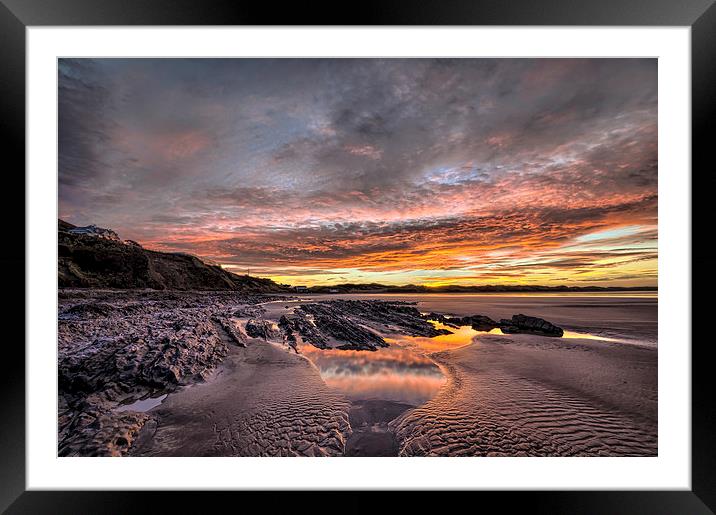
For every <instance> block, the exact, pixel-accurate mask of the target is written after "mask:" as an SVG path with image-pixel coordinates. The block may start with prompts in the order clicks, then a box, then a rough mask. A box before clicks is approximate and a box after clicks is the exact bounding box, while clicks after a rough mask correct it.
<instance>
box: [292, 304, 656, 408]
mask: <svg viewBox="0 0 716 515" xmlns="http://www.w3.org/2000/svg"><path fill="white" fill-rule="evenodd" d="M336 298H342V299H382V300H388V299H390V300H405V301H411V302H416V301H417V302H418V305H417V307H418V309H420V310H421V311H423V312H430V311H435V312H439V313H446V314H454V315H460V316H464V315H476V314H480V315H487V316H489V317H491V318H493V319H495V320H499V319H500V318H510V317H511V316H512V315H514V314H517V313H523V314H525V315H530V316H537V317H541V318H545V319H547V320H549V321H551V322H553V323H555V324H557V325H559V326H561V327H563V328H564V329H565V335H564V338H567V339H571V338H582V339H594V340H604V341H612V342H619V343H624V344H637V345H645V346H656V340H657V296H656V293H655V292H636V293H634V292H629V293H617V294H603V293H599V294H512V295H505V294H499V295H498V294H427V295H400V294H379V295H376V294H355V295H325V296H318V295H316V296H313V295H312V296H310V297H307V300H319V299H320V300H322V299H336ZM436 326H437V327H443V326H442V325H440V324H437V323H436ZM448 329H450V328H448ZM450 330H453V331H455V332H454V333H453V334H449V335H442V336H437V337H435V338H422V337H409V336H402V335H385V337H386V341H387V342H388V343H390V347H388V348H383V349H379V350H377V351H375V352H371V351H343V350H320V349H317V348H315V347H313V346H311V345H302V346H301V348H300V350H301V353H303V354H304V355H305V356H307V357H308V358H309V359H310V360H311V361H312V362H313V363H314V364H315V365H316V366H317V367H318V369H319V370H320V372H321V376H322V377H323V379H324V381H325V382H326V384H328V385H329V386H331V387H333V388H335V389H337V390H338V391H340V392H341V393H343V394H344V395H346V396H347V397H348V398H349V399H351V400H365V399H371V400H387V401H397V402H403V403H407V404H411V405H414V406H417V405H419V404H422V403H424V402H425V401H427V400H428V399H430V398H432V397H433V396H435V394H436V393H437V392H438V390H439V389H440V387H441V386H442V385H443V384H444V382H445V376H444V375H443V374H442V372H441V371H440V369H439V368H438V367H437V366H436V365H435V364H434V363H433V362H432V361H431V360H430V359H429V357H428V356H427V355H428V354H430V353H431V352H437V351H442V350H447V349H453V348H457V347H462V346H464V345H469V344H470V343H472V341H473V339H474V338H475V337H478V338H479V336H480V334H485V333H480V332H478V331H474V330H473V329H472V328H471V327H461V328H460V329H459V330H455V329H450ZM491 333H493V334H501V332H500V330H499V329H495V330H493V331H491Z"/></svg>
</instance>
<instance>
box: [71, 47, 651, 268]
mask: <svg viewBox="0 0 716 515" xmlns="http://www.w3.org/2000/svg"><path fill="white" fill-rule="evenodd" d="M656 71H657V68H656V60H654V59H447V60H446V59H437V60H435V59H101V60H93V59H62V60H60V64H59V132H60V137H59V149H60V160H59V171H60V173H59V187H60V215H61V216H63V217H66V218H68V219H69V221H71V222H75V223H98V224H100V225H104V226H110V227H112V228H114V229H116V230H118V231H119V232H120V234H122V235H123V236H124V237H127V238H132V239H136V240H138V241H141V242H142V243H144V244H145V245H149V246H152V247H156V248H160V249H165V250H172V249H173V250H181V251H185V252H192V253H195V254H198V255H200V256H204V257H207V258H210V259H212V260H214V261H217V262H221V263H226V264H229V265H234V266H237V267H245V266H251V267H255V268H256V269H260V270H262V271H265V272H266V274H267V275H271V274H272V273H274V272H275V274H276V275H300V274H299V273H297V272H295V268H296V267H304V268H305V270H306V273H307V274H317V273H318V272H319V271H321V273H323V274H327V273H328V272H330V271H331V270H333V269H336V268H340V269H351V270H355V271H357V272H353V273H367V274H371V273H373V274H380V273H387V272H390V273H394V272H396V271H404V270H418V269H419V270H464V271H466V270H469V268H467V267H470V266H476V265H480V264H482V265H484V266H494V267H502V270H503V271H504V272H505V273H507V272H509V273H512V272H514V271H515V270H518V269H521V270H522V269H524V268H525V267H522V266H518V265H515V264H514V263H513V262H514V260H517V259H527V258H534V259H537V261H538V262H539V260H540V259H542V256H543V253H560V252H564V253H565V255H566V254H567V253H569V252H571V250H570V249H572V248H573V247H574V246H575V245H576V246H577V247H579V248H582V249H588V248H591V247H594V246H595V244H597V243H599V244H602V243H603V242H601V241H600V242H590V241H579V240H577V238H578V237H579V236H584V235H588V234H592V233H596V232H599V231H608V230H610V229H614V228H619V227H625V226H633V227H638V228H639V229H638V230H637V231H636V232H635V233H634V234H629V235H625V236H624V237H623V238H622V239H621V240H620V242H619V245H620V246H622V247H626V248H630V246H639V245H641V244H642V243H643V241H644V238H645V236H644V235H645V234H646V232H648V231H650V230H651V229H650V228H652V227H654V228H655V226H656V213H657V210H656V205H657V197H656V192H657V175H658V173H657V170H658V165H657V110H656V106H657V82H656ZM648 237H649V238H651V239H653V240H655V239H656V235H655V234H651V233H650V234H649V236H648ZM652 247H653V248H652V249H651V250H648V251H647V250H645V251H644V252H651V253H652V254H649V255H655V253H656V250H655V244H654V245H652ZM496 252H503V253H504V255H502V256H499V255H497V254H495V253H496ZM608 252H612V251H611V250H609V251H608ZM614 252H616V251H614ZM586 256H587V254H586V253H585V254H584V255H582V257H581V258H580V259H576V258H572V257H570V258H567V257H564V258H553V259H552V261H551V263H552V265H551V268H550V267H549V266H547V265H545V263H543V262H541V263H542V264H541V266H542V268H541V269H544V270H547V269H551V270H553V271H556V270H557V269H559V270H560V271H565V272H566V273H568V274H569V273H573V274H574V276H575V277H576V275H580V274H582V271H583V269H584V268H585V267H587V268H588V269H589V270H591V271H592V272H595V271H597V270H600V269H606V268H610V269H615V268H616V269H620V266H621V268H622V269H624V270H625V271H624V273H623V277H624V278H626V277H627V276H630V279H629V280H632V279H631V276H634V275H638V274H634V273H632V272H629V271H628V270H627V269H628V268H629V267H630V266H633V264H629V263H622V265H617V266H610V267H605V266H600V264H599V261H598V260H599V259H605V258H604V257H599V258H597V257H596V256H592V257H591V258H589V259H591V261H589V262H586V261H585V259H587V257H586ZM589 263H591V265H589ZM272 270H273V272H272ZM287 270H289V271H291V273H288V272H287ZM617 271H618V270H617ZM577 272H579V274H577ZM490 273H492V272H490ZM560 273H561V272H560ZM470 274H472V272H466V273H465V277H468V276H470ZM555 274H556V272H555ZM473 275H474V274H473ZM484 277H489V276H487V275H485V276H484ZM545 277H546V278H545ZM595 277H596V276H595ZM609 277H612V279H613V280H618V278H617V279H615V276H614V275H613V274H612V275H610V276H609ZM645 277H649V278H650V279H649V280H650V281H651V280H652V279H651V275H649V274H646V275H645ZM539 278H540V280H543V281H544V280H549V277H548V276H544V277H543V276H539ZM557 278H558V276H557V275H554V279H555V280H556V279H557ZM559 278H561V279H563V277H562V276H561V275H560V276H559ZM595 280H596V279H595ZM625 280H626V279H625Z"/></svg>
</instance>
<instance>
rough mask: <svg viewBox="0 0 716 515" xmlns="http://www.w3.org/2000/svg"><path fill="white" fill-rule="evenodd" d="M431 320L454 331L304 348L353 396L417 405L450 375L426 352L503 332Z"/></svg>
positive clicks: (581, 335)
mask: <svg viewBox="0 0 716 515" xmlns="http://www.w3.org/2000/svg"><path fill="white" fill-rule="evenodd" d="M430 323H431V324H433V325H434V326H435V327H436V328H437V329H448V330H450V331H453V332H452V333H451V334H444V335H440V336H436V337H433V338H427V337H422V336H405V335H400V334H393V335H391V336H389V337H386V338H385V341H387V342H388V343H389V344H390V347H387V348H381V349H378V350H377V351H374V352H372V351H357V350H330V349H327V350H321V349H318V348H316V347H314V346H312V345H307V344H302V345H301V346H300V352H301V353H302V354H303V355H305V356H306V357H308V359H310V360H311V361H312V362H313V363H314V364H315V365H316V366H317V367H318V369H319V370H320V372H321V377H322V378H323V380H324V381H325V382H326V384H327V385H328V386H330V387H331V388H335V389H336V390H338V391H340V392H341V393H343V394H344V395H345V396H346V397H348V398H349V399H351V400H358V399H362V400H365V399H379V400H389V401H397V402H404V403H408V404H412V405H415V406H417V405H420V404H422V403H424V402H425V401H427V400H428V399H430V398H432V397H434V396H435V394H436V393H437V392H438V390H439V389H440V387H441V386H442V385H443V384H444V383H445V376H443V374H442V372H441V371H440V369H439V368H438V367H437V366H436V365H435V363H433V362H432V361H431V360H430V359H428V358H427V357H426V355H427V354H430V353H432V352H439V351H445V350H451V349H457V348H459V347H464V346H465V345H469V344H470V343H472V341H473V339H474V338H475V337H476V336H481V335H504V333H503V332H502V331H501V330H500V329H499V328H495V329H492V330H491V331H475V330H474V329H473V328H472V327H470V326H462V327H460V328H454V327H448V326H446V325H444V324H441V323H440V322H436V321H430ZM564 338H581V339H589V340H603V341H620V340H615V339H613V338H606V337H603V336H598V335H594V334H588V333H577V332H573V331H565V332H564Z"/></svg>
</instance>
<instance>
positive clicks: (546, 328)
mask: <svg viewBox="0 0 716 515" xmlns="http://www.w3.org/2000/svg"><path fill="white" fill-rule="evenodd" d="M500 329H501V330H502V332H503V333H507V334H515V333H527V334H536V335H540V336H555V337H561V336H562V335H564V331H563V330H562V328H561V327H557V326H556V325H554V324H553V323H551V322H548V321H547V320H545V319H543V318H537V317H530V316H527V315H522V314H520V315H513V316H512V319H511V320H507V319H504V318H503V319H502V320H500Z"/></svg>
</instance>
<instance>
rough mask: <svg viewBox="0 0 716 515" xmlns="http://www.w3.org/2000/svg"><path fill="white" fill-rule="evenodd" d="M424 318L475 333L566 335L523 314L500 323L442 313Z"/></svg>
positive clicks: (541, 321) (475, 317)
mask: <svg viewBox="0 0 716 515" xmlns="http://www.w3.org/2000/svg"><path fill="white" fill-rule="evenodd" d="M424 318H425V319H426V320H434V321H436V322H440V323H441V324H444V325H446V326H448V327H454V328H458V327H461V326H466V325H468V326H471V327H472V328H473V329H474V330H475V331H491V330H493V329H498V328H499V329H500V330H501V331H502V332H503V333H505V334H517V333H524V334H535V335H539V336H554V337H561V336H562V335H563V334H564V331H563V330H562V328H561V327H557V326H556V325H554V324H553V323H551V322H548V321H547V320H545V319H543V318H537V317H530V316H527V315H522V314H519V315H513V316H512V318H511V319H509V320H508V319H506V318H503V319H501V320H500V321H499V322H495V321H494V320H493V319H491V318H490V317H487V316H485V315H472V316H466V317H451V316H446V315H443V314H441V313H428V314H427V315H424Z"/></svg>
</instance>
